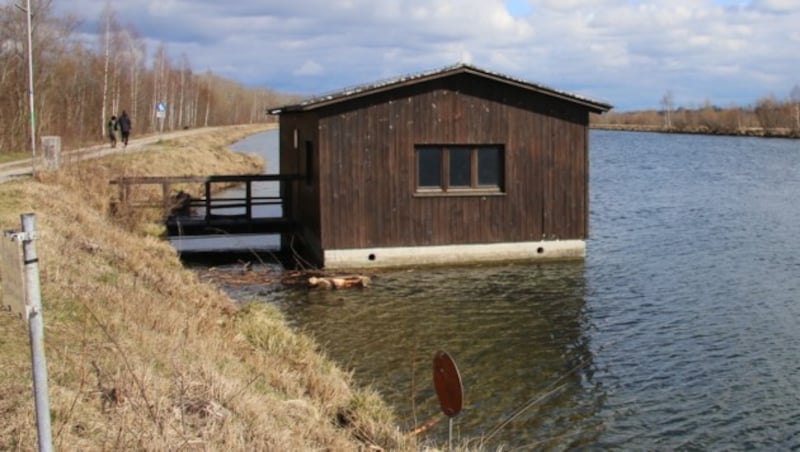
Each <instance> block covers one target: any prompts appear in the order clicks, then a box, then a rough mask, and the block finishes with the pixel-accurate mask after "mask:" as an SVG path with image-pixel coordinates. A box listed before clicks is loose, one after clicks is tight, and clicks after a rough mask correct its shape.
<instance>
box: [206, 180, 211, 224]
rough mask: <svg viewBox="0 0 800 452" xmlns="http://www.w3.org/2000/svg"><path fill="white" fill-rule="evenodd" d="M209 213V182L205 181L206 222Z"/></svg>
mask: <svg viewBox="0 0 800 452" xmlns="http://www.w3.org/2000/svg"><path fill="white" fill-rule="evenodd" d="M210 215H211V182H210V181H206V222H208V218H209V216H210Z"/></svg>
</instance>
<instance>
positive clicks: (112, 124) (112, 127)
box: [106, 116, 119, 148]
mask: <svg viewBox="0 0 800 452" xmlns="http://www.w3.org/2000/svg"><path fill="white" fill-rule="evenodd" d="M106 128H107V129H108V139H109V140H110V141H111V147H112V148H115V147H117V129H118V128H119V124H117V117H116V116H112V117H111V119H109V120H108V124H106Z"/></svg>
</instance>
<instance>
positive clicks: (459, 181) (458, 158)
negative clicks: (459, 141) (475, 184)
mask: <svg viewBox="0 0 800 452" xmlns="http://www.w3.org/2000/svg"><path fill="white" fill-rule="evenodd" d="M471 154H472V150H471V149H470V148H450V186H451V187H469V186H470V166H471V165H470V160H471V159H470V156H471Z"/></svg>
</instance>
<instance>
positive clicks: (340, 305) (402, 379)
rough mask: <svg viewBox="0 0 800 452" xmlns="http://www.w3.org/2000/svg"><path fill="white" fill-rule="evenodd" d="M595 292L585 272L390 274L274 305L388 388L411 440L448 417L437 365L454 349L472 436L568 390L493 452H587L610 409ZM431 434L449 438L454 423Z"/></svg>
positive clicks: (284, 297) (464, 428)
mask: <svg viewBox="0 0 800 452" xmlns="http://www.w3.org/2000/svg"><path fill="white" fill-rule="evenodd" d="M585 286H586V282H585V277H584V265H583V263H580V262H569V263H557V264H548V265H519V264H516V265H504V266H479V267H464V268H432V269H417V270H405V271H394V272H384V273H380V274H377V275H375V276H374V278H373V282H372V285H371V287H369V288H367V289H364V290H345V291H324V290H311V291H308V290H299V291H298V290H295V291H287V292H285V293H282V294H273V295H278V296H277V297H274V298H273V299H272V300H271V301H272V302H276V301H277V302H280V303H281V304H282V305H283V306H284V310H285V312H286V314H287V316H288V318H289V319H291V321H292V322H294V323H295V324H296V325H297V326H298V327H300V328H301V329H303V330H306V331H307V332H309V333H310V334H311V335H312V336H314V337H315V338H316V339H317V340H318V341H319V342H320V343H321V344H322V346H323V349H324V350H325V351H326V352H327V353H329V355H330V356H331V357H333V358H334V359H335V360H336V361H338V362H340V363H342V364H343V365H345V366H347V367H349V368H352V369H354V370H355V376H356V379H357V380H359V381H360V382H362V383H365V384H371V385H373V386H374V387H376V388H377V389H378V390H380V392H381V393H382V395H383V396H384V397H385V399H386V400H387V401H388V402H389V403H390V404H392V405H393V406H394V407H395V408H396V413H397V414H398V417H399V419H400V420H401V424H402V425H403V427H405V428H406V429H408V430H411V429H412V428H413V427H414V426H415V425H417V424H419V423H422V422H424V421H427V420H428V419H430V418H431V417H433V416H435V415H437V414H438V413H439V405H438V401H437V400H436V395H435V393H434V391H433V386H432V380H431V358H432V356H433V354H434V353H435V352H436V351H437V350H446V351H448V352H449V353H450V354H451V355H452V356H453V357H454V358H455V360H456V362H457V364H458V366H459V369H460V372H461V376H462V380H463V383H464V387H465V403H464V410H463V411H462V413H461V414H460V415H459V416H458V417H457V418H456V423H455V425H456V431H458V432H459V433H460V435H461V437H462V438H474V439H477V438H480V437H481V436H486V435H487V434H489V432H491V431H492V430H493V429H495V427H497V426H498V425H500V424H501V423H503V422H504V421H505V420H506V419H508V418H509V417H510V416H511V415H512V414H514V412H515V411H517V410H519V409H521V408H523V407H525V406H526V404H528V402H530V401H533V400H537V399H539V398H540V397H542V396H543V395H544V394H546V393H548V392H549V391H551V390H552V389H553V388H554V383H557V385H556V386H555V387H558V388H559V391H557V392H556V393H555V394H554V395H553V396H552V397H550V398H548V399H547V400H546V401H545V402H544V403H541V404H536V406H534V407H532V408H530V409H527V410H525V411H524V412H522V413H521V414H519V415H518V416H517V417H515V418H514V420H513V421H511V422H509V423H508V424H507V425H505V426H504V427H503V428H502V429H501V430H500V431H498V432H497V433H496V435H494V436H493V438H492V439H491V443H492V444H495V445H497V444H500V443H507V444H513V445H516V446H522V445H526V444H528V445H529V444H531V443H539V442H545V444H551V445H552V444H561V445H580V444H590V443H592V442H594V441H595V439H594V435H595V434H596V432H597V431H598V426H597V425H594V424H593V421H592V419H593V418H594V415H595V413H596V411H597V408H598V406H599V405H600V404H601V403H602V390H601V388H599V387H598V386H597V385H596V384H595V383H594V382H593V381H592V378H591V375H592V373H591V358H592V356H591V348H590V344H589V336H588V334H587V329H588V326H587V325H588V323H587V320H586V318H585ZM276 298H277V300H276ZM583 364H586V365H585V366H584V365H583ZM428 435H429V436H430V435H432V436H433V438H434V439H435V440H436V441H442V440H446V436H447V425H446V422H443V423H440V424H439V425H438V426H437V427H435V428H434V429H432V430H431V431H430V432H429V433H428Z"/></svg>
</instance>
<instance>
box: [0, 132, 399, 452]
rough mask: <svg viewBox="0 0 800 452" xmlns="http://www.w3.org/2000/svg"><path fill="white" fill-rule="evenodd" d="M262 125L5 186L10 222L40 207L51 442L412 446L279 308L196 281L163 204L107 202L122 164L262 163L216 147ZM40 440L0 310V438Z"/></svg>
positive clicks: (145, 168)
mask: <svg viewBox="0 0 800 452" xmlns="http://www.w3.org/2000/svg"><path fill="white" fill-rule="evenodd" d="M262 129H263V127H262ZM262 129H259V128H258V127H231V128H226V129H223V130H217V129H215V131H214V132H213V133H209V134H207V135H205V136H203V137H202V138H200V137H199V136H193V137H191V138H188V139H176V140H169V142H166V141H162V142H160V143H157V144H156V145H154V146H152V148H151V149H150V150H148V151H145V152H137V153H129V154H121V155H117V156H112V157H107V158H102V159H97V160H92V161H85V162H69V164H68V165H66V166H65V167H64V168H63V169H61V170H59V171H56V172H52V173H45V174H41V175H40V176H39V177H37V178H36V180H22V181H13V182H8V183H5V184H0V226H2V228H3V229H19V215H20V214H21V213H23V212H35V213H36V220H37V231H38V233H39V238H38V239H37V242H36V246H37V252H38V254H39V259H40V264H39V269H40V279H41V291H42V300H43V311H44V312H43V318H44V322H45V348H46V354H47V362H48V372H49V386H50V406H51V413H52V426H53V439H54V446H55V448H56V449H58V450H149V451H162V450H163V451H167V450H242V451H245V450H247V451H251V450H375V448H376V447H377V448H379V449H384V450H404V449H407V448H408V447H409V445H408V443H407V440H406V439H405V437H404V436H403V435H402V434H401V433H400V432H399V431H398V430H397V429H396V428H395V427H394V423H393V420H392V417H391V414H390V413H389V411H388V409H387V408H386V407H385V405H384V404H383V403H382V402H381V400H380V398H378V397H377V396H376V395H374V394H372V393H370V392H368V391H365V390H362V389H358V388H355V387H354V385H353V382H352V380H351V378H350V375H349V374H347V373H345V372H343V371H341V370H340V369H339V368H338V367H337V366H335V365H334V364H333V363H332V362H331V361H329V360H328V359H327V358H325V356H324V355H323V354H322V352H321V351H320V350H319V348H318V347H317V346H316V344H315V343H314V342H313V341H312V340H310V339H309V338H308V337H306V336H304V335H302V334H299V333H298V332H296V331H293V330H292V329H291V328H290V327H289V326H288V325H287V323H286V322H285V321H284V319H283V316H282V315H281V313H280V312H279V311H278V310H277V309H275V308H273V307H270V306H266V305H255V304H253V305H250V306H247V307H246V308H242V309H240V308H238V307H237V306H235V305H234V303H233V302H232V300H231V299H230V298H229V297H227V295H225V294H224V293H223V292H222V291H220V290H219V289H218V288H217V287H214V286H212V285H209V284H205V283H202V282H201V281H200V280H199V279H198V277H197V276H196V274H195V273H193V272H191V271H189V270H187V269H185V268H184V267H183V266H182V264H181V262H180V260H179V258H178V256H177V254H176V252H175V250H174V249H173V248H172V247H171V246H170V245H169V244H168V243H166V242H164V241H163V240H160V239H159V238H158V237H157V235H158V231H159V229H158V227H156V226H154V225H153V222H152V220H153V219H154V218H157V216H158V215H156V214H153V213H148V212H144V213H142V212H136V211H129V212H119V211H116V212H112V207H111V206H112V205H113V202H112V201H113V200H114V199H115V196H116V192H115V187H114V186H112V185H110V184H109V183H108V182H109V180H110V179H112V178H115V177H119V176H121V175H149V176H154V175H201V174H208V173H211V172H213V173H215V174H220V173H230V174H241V173H248V172H249V173H252V172H257V171H260V170H261V165H263V163H262V162H260V161H259V160H258V159H257V158H255V157H253V156H246V155H242V154H236V153H233V152H230V151H228V150H226V148H225V146H226V145H227V144H229V143H231V142H233V141H236V140H238V139H241V138H243V137H245V136H247V135H250V134H252V133H255V132H257V131H259V130H262ZM143 195H144V196H149V195H148V194H146V193H145V194H143ZM341 419H347V421H346V422H341ZM36 444H37V439H36V429H35V416H34V413H33V398H32V390H31V375H30V358H29V346H28V342H27V335H26V333H25V328H24V325H23V323H22V322H21V321H20V320H19V319H18V318H15V317H14V316H12V315H11V314H8V313H6V312H0V450H32V449H35V448H36ZM370 448H372V449H370Z"/></svg>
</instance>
